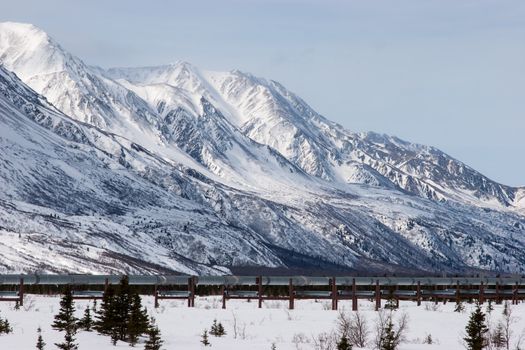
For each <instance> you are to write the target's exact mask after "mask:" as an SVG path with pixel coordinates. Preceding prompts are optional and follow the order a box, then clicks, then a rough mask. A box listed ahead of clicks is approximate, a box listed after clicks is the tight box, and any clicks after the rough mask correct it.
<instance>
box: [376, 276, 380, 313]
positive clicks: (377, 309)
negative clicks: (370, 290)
mask: <svg viewBox="0 0 525 350" xmlns="http://www.w3.org/2000/svg"><path fill="white" fill-rule="evenodd" d="M380 308H381V289H379V280H376V311H379V309H380Z"/></svg>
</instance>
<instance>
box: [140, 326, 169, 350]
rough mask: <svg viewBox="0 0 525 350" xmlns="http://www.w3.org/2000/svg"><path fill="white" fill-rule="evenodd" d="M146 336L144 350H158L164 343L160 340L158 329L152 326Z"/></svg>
mask: <svg viewBox="0 0 525 350" xmlns="http://www.w3.org/2000/svg"><path fill="white" fill-rule="evenodd" d="M148 336H149V338H148V340H147V341H146V344H145V345H144V350H160V348H161V346H162V343H164V342H163V341H162V339H161V338H160V331H159V327H157V326H156V325H154V324H152V325H151V327H150V329H149V331H148Z"/></svg>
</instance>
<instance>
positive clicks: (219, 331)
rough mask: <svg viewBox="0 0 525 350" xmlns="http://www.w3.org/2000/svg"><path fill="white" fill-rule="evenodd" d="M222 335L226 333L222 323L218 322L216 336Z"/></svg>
mask: <svg viewBox="0 0 525 350" xmlns="http://www.w3.org/2000/svg"><path fill="white" fill-rule="evenodd" d="M224 335H226V331H225V330H224V326H223V325H222V323H220V322H219V324H218V325H217V336H218V337H222V336H224Z"/></svg>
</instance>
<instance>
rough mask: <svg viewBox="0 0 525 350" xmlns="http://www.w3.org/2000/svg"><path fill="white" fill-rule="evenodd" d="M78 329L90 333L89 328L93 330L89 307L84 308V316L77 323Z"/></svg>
mask: <svg viewBox="0 0 525 350" xmlns="http://www.w3.org/2000/svg"><path fill="white" fill-rule="evenodd" d="M78 327H79V328H81V329H83V330H85V331H88V332H91V328H93V318H92V317H91V310H90V308H89V305H87V306H86V310H84V316H83V317H82V319H80V321H78Z"/></svg>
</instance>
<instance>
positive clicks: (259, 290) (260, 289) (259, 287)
mask: <svg viewBox="0 0 525 350" xmlns="http://www.w3.org/2000/svg"><path fill="white" fill-rule="evenodd" d="M257 296H258V297H259V305H258V306H259V309H260V308H262V302H263V286H262V276H259V277H257Z"/></svg>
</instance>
